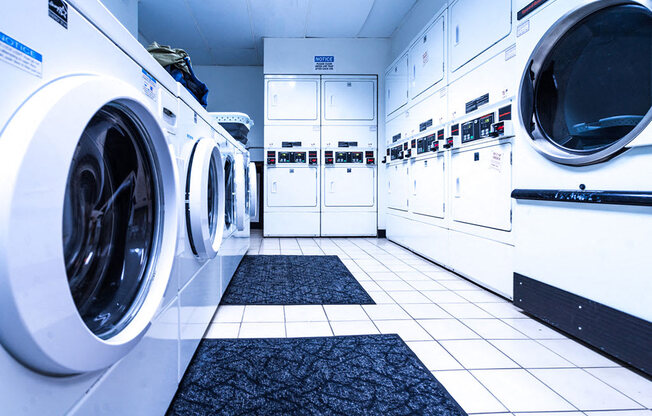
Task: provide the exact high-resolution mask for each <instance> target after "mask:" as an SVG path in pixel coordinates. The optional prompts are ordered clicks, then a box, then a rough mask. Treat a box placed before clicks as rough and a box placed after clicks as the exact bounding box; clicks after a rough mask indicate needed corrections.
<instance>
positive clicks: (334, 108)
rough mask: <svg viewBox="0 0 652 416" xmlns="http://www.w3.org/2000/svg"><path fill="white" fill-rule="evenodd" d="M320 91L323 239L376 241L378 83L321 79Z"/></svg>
mask: <svg viewBox="0 0 652 416" xmlns="http://www.w3.org/2000/svg"><path fill="white" fill-rule="evenodd" d="M321 89H322V106H321V108H322V111H321V154H322V164H321V235H322V236H376V234H377V229H378V225H377V224H378V209H377V207H378V194H377V182H378V171H377V148H378V124H377V123H378V115H377V80H376V77H375V76H356V77H350V76H322V78H321ZM309 162H310V160H309Z"/></svg>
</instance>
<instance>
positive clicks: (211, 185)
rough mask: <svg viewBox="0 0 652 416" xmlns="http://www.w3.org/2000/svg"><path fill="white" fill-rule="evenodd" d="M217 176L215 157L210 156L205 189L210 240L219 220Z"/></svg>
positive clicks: (213, 236) (214, 233) (213, 235)
mask: <svg viewBox="0 0 652 416" xmlns="http://www.w3.org/2000/svg"><path fill="white" fill-rule="evenodd" d="M217 178H218V174H217V163H216V162H215V158H214V157H211V161H210V164H209V165H208V185H207V186H208V189H207V190H206V192H208V198H207V201H208V203H207V206H206V209H207V210H208V232H209V233H210V238H211V240H213V239H215V235H216V234H217V224H218V222H219V221H218V219H217V213H218V212H219V196H220V192H219V190H218V187H217Z"/></svg>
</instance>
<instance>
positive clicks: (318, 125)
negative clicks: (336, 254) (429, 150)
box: [263, 75, 377, 237]
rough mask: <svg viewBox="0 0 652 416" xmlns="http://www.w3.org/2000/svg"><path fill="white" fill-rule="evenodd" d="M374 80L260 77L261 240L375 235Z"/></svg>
mask: <svg viewBox="0 0 652 416" xmlns="http://www.w3.org/2000/svg"><path fill="white" fill-rule="evenodd" d="M376 90H377V80H376V77H375V76H374V77H369V76H367V77H363V76H358V77H342V76H329V77H326V76H324V77H320V76H309V75H305V76H286V75H268V76H266V77H265V173H264V182H265V183H264V189H265V191H264V195H263V198H264V216H263V222H264V234H265V236H294V237H297V236H299V237H316V236H320V235H328V236H347V235H356V236H375V235H376V232H377V178H376V174H377V169H376V163H377V154H376V149H377V111H376V108H377V97H376Z"/></svg>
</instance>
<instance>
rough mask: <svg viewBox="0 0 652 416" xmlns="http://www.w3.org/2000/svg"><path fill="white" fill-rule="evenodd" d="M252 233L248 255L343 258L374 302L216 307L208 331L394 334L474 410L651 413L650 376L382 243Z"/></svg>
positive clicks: (600, 415)
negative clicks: (637, 371) (267, 236)
mask: <svg viewBox="0 0 652 416" xmlns="http://www.w3.org/2000/svg"><path fill="white" fill-rule="evenodd" d="M252 234H253V237H252V243H251V249H250V251H249V254H283V255H290V254H293V255H337V256H339V257H340V259H342V261H343V262H344V264H346V266H347V267H348V268H349V270H350V271H351V273H352V274H353V275H354V276H355V278H356V279H358V281H359V282H360V284H361V285H362V286H363V287H364V288H365V289H366V290H367V291H368V292H369V294H370V295H371V297H372V298H373V299H374V301H375V302H376V303H377V305H364V306H360V305H321V306H320V305H309V306H253V305H251V306H221V307H220V308H219V309H218V311H217V314H216V315H215V317H214V319H213V323H212V324H211V326H210V328H209V330H208V331H207V333H206V335H205V336H206V337H207V338H235V337H240V338H256V337H264V338H267V337H306V336H333V335H363V334H378V333H396V334H399V336H401V337H402V338H403V340H404V341H405V342H406V343H407V345H408V346H409V347H410V348H411V349H412V350H413V351H414V353H415V354H416V355H417V356H418V357H419V359H420V360H421V361H422V362H423V363H424V365H425V366H426V367H427V368H428V369H429V370H430V371H432V372H433V374H434V375H435V377H437V379H438V380H439V381H440V382H441V383H442V384H443V385H444V386H445V387H446V388H447V389H448V391H449V392H450V393H451V394H452V395H453V397H455V399H456V400H457V401H458V402H459V403H460V404H461V405H462V407H463V408H464V409H465V410H466V411H467V412H468V413H470V414H474V415H480V414H486V413H491V414H494V415H509V414H514V415H518V416H521V415H524V414H528V415H531V414H533V413H534V414H535V415H536V416H544V415H546V416H547V415H553V414H554V415H559V416H562V415H563V416H573V415H582V414H586V415H590V416H643V415H648V416H652V412H651V411H650V408H651V407H652V382H650V381H648V380H646V379H645V378H643V377H641V376H639V375H637V374H636V373H634V372H632V371H630V370H628V369H625V368H623V367H621V366H620V365H619V364H617V363H615V362H613V361H611V360H609V359H608V358H606V357H604V356H602V355H600V354H598V353H596V352H594V351H592V350H590V349H588V348H586V347H584V346H582V345H581V344H579V343H577V342H575V341H573V340H571V339H568V338H566V337H565V336H564V335H563V334H560V333H558V332H556V331H555V330H553V329H551V328H549V327H547V326H545V325H542V324H541V323H539V322H537V321H535V320H533V319H530V318H528V317H527V316H526V315H524V314H522V313H521V312H520V310H519V309H518V308H516V307H514V306H513V305H512V304H511V303H510V302H508V301H506V300H504V299H502V298H500V297H498V296H496V295H494V294H492V293H490V292H488V291H485V290H484V289H482V288H480V287H478V286H476V285H474V284H472V283H470V282H468V281H466V280H464V279H462V278H461V277H459V276H457V275H455V274H454V273H451V272H449V271H447V270H444V269H442V268H440V267H438V266H436V265H434V264H433V263H430V262H428V261H426V260H424V259H422V258H421V257H419V256H417V255H415V254H413V253H411V252H410V251H408V250H406V249H404V248H402V247H400V246H397V245H395V244H393V243H392V242H390V241H388V240H385V239H374V238H299V239H297V238H282V239H279V238H262V236H261V234H260V233H259V232H254V233H252ZM558 412H561V413H558Z"/></svg>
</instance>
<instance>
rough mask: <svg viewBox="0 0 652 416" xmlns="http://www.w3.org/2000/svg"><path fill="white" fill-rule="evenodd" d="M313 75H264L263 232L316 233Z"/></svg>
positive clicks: (316, 96) (316, 82) (316, 90)
mask: <svg viewBox="0 0 652 416" xmlns="http://www.w3.org/2000/svg"><path fill="white" fill-rule="evenodd" d="M320 91H321V85H320V79H319V76H295V77H291V76H272V75H269V76H266V77H265V172H264V193H263V198H264V216H263V222H264V225H263V227H264V230H263V231H264V234H265V236H303V237H317V236H319V234H320V225H321V224H320V192H319V191H320V180H319V176H320V169H319V165H320V159H321V158H320V143H321V142H320V114H319V103H320V96H321V94H320Z"/></svg>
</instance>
